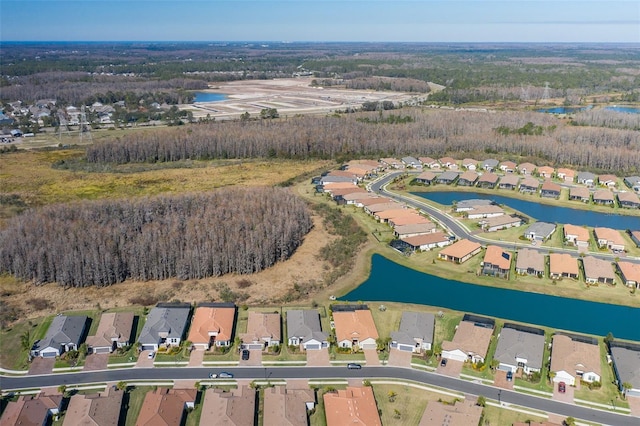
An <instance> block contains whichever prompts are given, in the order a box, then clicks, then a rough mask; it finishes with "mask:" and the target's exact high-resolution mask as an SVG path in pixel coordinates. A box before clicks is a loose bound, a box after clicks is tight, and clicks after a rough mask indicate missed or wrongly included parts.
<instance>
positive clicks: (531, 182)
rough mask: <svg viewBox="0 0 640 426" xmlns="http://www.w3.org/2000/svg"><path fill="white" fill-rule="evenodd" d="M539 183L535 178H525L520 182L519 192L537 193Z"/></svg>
mask: <svg viewBox="0 0 640 426" xmlns="http://www.w3.org/2000/svg"><path fill="white" fill-rule="evenodd" d="M539 186H540V181H538V179H536V178H532V177H526V178H524V179H522V182H520V192H523V193H529V194H533V193H536V192H538V187H539Z"/></svg>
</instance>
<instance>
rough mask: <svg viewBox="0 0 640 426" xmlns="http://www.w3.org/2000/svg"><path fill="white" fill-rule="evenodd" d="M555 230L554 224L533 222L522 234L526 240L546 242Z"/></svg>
mask: <svg viewBox="0 0 640 426" xmlns="http://www.w3.org/2000/svg"><path fill="white" fill-rule="evenodd" d="M555 230H556V224H555V223H548V222H535V223H533V224H531V226H529V227H528V228H527V230H526V231H525V232H524V236H525V238H526V239H528V240H531V241H546V240H548V239H549V238H551V235H553V233H554V232H555Z"/></svg>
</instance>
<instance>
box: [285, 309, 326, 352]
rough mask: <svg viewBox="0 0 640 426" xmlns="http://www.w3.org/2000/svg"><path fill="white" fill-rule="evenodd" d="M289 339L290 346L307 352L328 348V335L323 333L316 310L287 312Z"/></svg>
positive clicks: (292, 310)
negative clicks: (298, 347)
mask: <svg viewBox="0 0 640 426" xmlns="http://www.w3.org/2000/svg"><path fill="white" fill-rule="evenodd" d="M287 337H288V341H287V343H288V345H289V346H300V348H302V349H304V350H305V351H309V350H318V349H323V348H328V347H329V343H328V342H327V338H328V334H327V333H325V332H323V331H322V326H321V325H320V315H319V314H318V311H317V310H315V309H304V310H302V309H291V310H288V311H287Z"/></svg>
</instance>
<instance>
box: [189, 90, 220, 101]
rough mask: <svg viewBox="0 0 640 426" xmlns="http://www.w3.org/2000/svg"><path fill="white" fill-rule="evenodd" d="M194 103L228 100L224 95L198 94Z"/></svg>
mask: <svg viewBox="0 0 640 426" xmlns="http://www.w3.org/2000/svg"><path fill="white" fill-rule="evenodd" d="M195 95H196V97H195V99H194V100H193V102H219V101H224V100H225V99H227V95H225V94H224V93H209V92H196V93H195Z"/></svg>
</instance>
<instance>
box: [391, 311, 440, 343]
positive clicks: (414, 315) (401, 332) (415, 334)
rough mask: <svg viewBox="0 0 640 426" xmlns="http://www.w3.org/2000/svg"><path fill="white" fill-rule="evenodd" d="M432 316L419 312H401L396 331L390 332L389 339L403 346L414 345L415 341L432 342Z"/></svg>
mask: <svg viewBox="0 0 640 426" xmlns="http://www.w3.org/2000/svg"><path fill="white" fill-rule="evenodd" d="M434 324H435V317H434V315H433V314H429V313H420V312H407V311H405V312H403V313H402V319H401V320H400V328H399V329H398V331H392V332H391V339H393V340H394V341H396V342H398V343H402V344H405V345H414V344H415V339H416V338H419V339H422V340H423V341H425V342H429V343H431V342H433V327H434Z"/></svg>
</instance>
